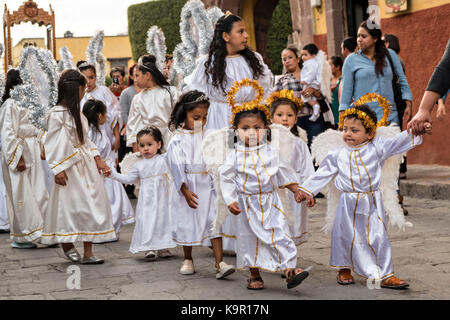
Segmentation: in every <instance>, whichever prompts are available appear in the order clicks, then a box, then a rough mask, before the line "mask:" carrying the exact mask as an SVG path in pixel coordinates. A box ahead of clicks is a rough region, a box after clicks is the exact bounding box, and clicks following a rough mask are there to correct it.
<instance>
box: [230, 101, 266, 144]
mask: <svg viewBox="0 0 450 320" xmlns="http://www.w3.org/2000/svg"><path fill="white" fill-rule="evenodd" d="M255 116H256V117H258V118H260V119H261V120H262V122H264V127H265V129H266V130H267V141H270V140H271V134H270V128H269V125H270V119H267V117H266V114H265V113H264V111H262V110H259V109H256V108H254V109H251V110H246V111H242V112H239V113H237V114H236V115H235V116H234V120H233V127H234V128H235V129H237V127H238V125H239V122H241V120H242V119H243V118H246V117H255ZM233 134H234V133H233ZM236 142H237V136H236V135H235V136H234V143H236Z"/></svg>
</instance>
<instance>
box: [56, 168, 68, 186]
mask: <svg viewBox="0 0 450 320" xmlns="http://www.w3.org/2000/svg"><path fill="white" fill-rule="evenodd" d="M67 180H68V178H67V174H66V172H65V171H61V172H60V173H58V174H57V175H55V183H56V184H59V185H61V186H65V185H67V183H66V182H67Z"/></svg>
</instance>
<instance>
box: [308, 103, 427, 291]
mask: <svg viewBox="0 0 450 320" xmlns="http://www.w3.org/2000/svg"><path fill="white" fill-rule="evenodd" d="M341 119H343V121H342V120H341V121H342V122H341V123H340V127H342V128H343V133H342V138H343V140H344V142H345V145H344V146H342V147H336V148H334V149H332V150H331V151H329V152H328V154H327V156H326V157H325V158H324V159H323V160H322V161H321V163H320V167H319V169H318V170H317V171H316V173H315V174H314V175H313V176H312V177H310V178H309V179H308V180H306V182H305V183H303V184H302V185H301V186H300V190H302V193H303V194H302V198H303V200H304V199H307V202H308V206H313V205H314V198H313V197H314V195H316V194H317V193H319V192H320V190H322V189H323V188H324V187H325V186H327V184H328V183H330V182H331V181H332V179H333V178H334V184H335V186H336V188H337V190H338V192H339V193H340V198H339V204H338V205H337V208H336V214H335V218H334V222H333V227H332V235H331V260H330V264H331V267H332V268H334V269H338V270H339V271H338V275H337V282H338V283H339V284H341V285H348V284H353V283H354V279H353V277H352V275H351V270H353V271H354V272H355V273H357V274H359V275H361V276H363V277H366V278H368V279H370V280H372V281H378V282H381V287H383V288H392V289H404V288H407V287H408V286H409V284H408V283H407V282H406V281H404V280H401V279H399V278H397V277H395V276H394V271H393V265H392V252H391V245H390V242H389V238H388V234H387V230H386V213H385V209H384V207H383V202H382V197H381V193H382V189H383V183H382V174H381V173H382V167H383V165H384V163H385V162H386V160H388V158H389V157H391V156H393V155H398V154H402V153H404V152H406V151H408V150H410V149H412V148H414V147H415V146H417V145H420V144H421V143H422V137H420V136H419V137H417V136H414V135H411V134H408V133H407V132H406V131H403V132H401V133H397V134H396V135H394V136H393V137H391V138H384V137H381V136H380V135H381V131H382V130H377V116H376V114H375V113H374V112H373V111H372V110H371V109H370V108H369V107H368V106H367V105H365V104H363V105H360V106H355V107H353V108H350V109H347V110H346V111H344V113H343V114H342V115H341ZM383 129H384V128H383ZM378 131H380V134H378ZM313 154H314V151H313ZM394 171H395V170H394ZM396 171H398V167H397V168H396ZM393 192H395V188H394V191H393ZM385 195H386V194H384V195H383V198H385ZM328 201H330V200H328ZM385 201H386V199H385ZM394 204H395V201H394ZM389 209H390V208H389ZM389 217H390V220H392V219H393V217H392V216H391V215H389ZM391 223H392V221H391Z"/></svg>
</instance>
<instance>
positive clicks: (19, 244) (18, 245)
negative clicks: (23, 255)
mask: <svg viewBox="0 0 450 320" xmlns="http://www.w3.org/2000/svg"><path fill="white" fill-rule="evenodd" d="M11 247H13V248H17V249H34V248H36V247H37V245H36V244H35V243H33V242H15V241H14V242H13V243H11Z"/></svg>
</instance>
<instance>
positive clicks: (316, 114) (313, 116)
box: [308, 113, 320, 122]
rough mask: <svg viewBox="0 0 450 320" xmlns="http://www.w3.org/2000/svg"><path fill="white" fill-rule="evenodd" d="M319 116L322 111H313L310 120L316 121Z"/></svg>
mask: <svg viewBox="0 0 450 320" xmlns="http://www.w3.org/2000/svg"><path fill="white" fill-rule="evenodd" d="M319 117H320V113H313V115H312V116H311V117H309V118H308V120H309V121H311V122H316V121H317V119H319Z"/></svg>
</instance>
